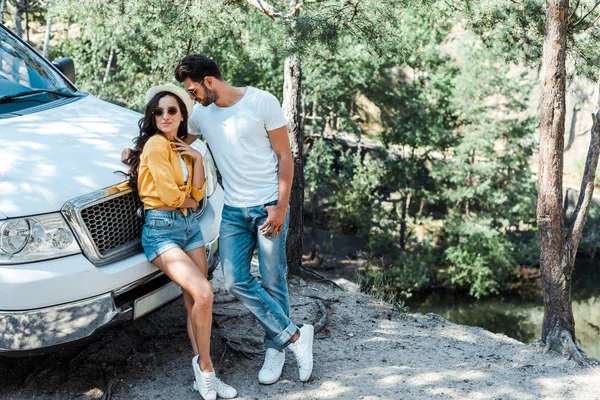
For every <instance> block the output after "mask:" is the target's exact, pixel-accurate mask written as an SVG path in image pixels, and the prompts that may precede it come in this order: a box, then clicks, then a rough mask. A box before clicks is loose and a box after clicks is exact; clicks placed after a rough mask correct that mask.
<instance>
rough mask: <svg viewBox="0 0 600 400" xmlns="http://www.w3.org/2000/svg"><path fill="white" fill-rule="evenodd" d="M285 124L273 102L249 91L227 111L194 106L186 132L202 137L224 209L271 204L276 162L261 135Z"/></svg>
mask: <svg viewBox="0 0 600 400" xmlns="http://www.w3.org/2000/svg"><path fill="white" fill-rule="evenodd" d="M286 123H287V122H286V120H285V117H284V116H283V111H282V110H281V105H280V104H279V101H278V100H277V98H276V97H275V96H273V95H272V94H271V93H269V92H266V91H264V90H260V89H257V88H254V87H248V88H247V89H246V93H245V94H244V96H243V97H242V98H241V99H240V100H238V102H237V103H235V104H234V105H232V106H230V107H218V106H217V105H215V104H214V103H213V104H211V105H209V106H208V107H204V106H202V105H200V104H196V105H195V106H194V112H193V113H192V116H191V117H190V119H189V120H188V127H189V131H190V133H191V134H193V135H199V134H202V135H203V136H204V138H205V139H206V141H207V142H208V145H209V146H210V149H211V151H212V154H213V157H214V159H215V162H216V163H217V168H219V171H220V172H221V176H222V177H223V186H224V189H225V204H227V205H229V206H233V207H253V206H258V205H262V204H265V203H268V202H270V201H273V200H277V197H278V195H279V183H278V179H277V170H278V160H277V156H276V154H275V151H274V150H273V147H271V142H270V140H269V136H268V134H267V131H272V130H274V129H277V128H281V127H282V126H284V125H286Z"/></svg>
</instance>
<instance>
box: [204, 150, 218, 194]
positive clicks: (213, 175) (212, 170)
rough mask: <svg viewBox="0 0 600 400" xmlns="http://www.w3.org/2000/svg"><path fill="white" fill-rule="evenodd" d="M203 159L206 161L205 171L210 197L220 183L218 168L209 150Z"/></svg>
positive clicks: (207, 191)
mask: <svg viewBox="0 0 600 400" xmlns="http://www.w3.org/2000/svg"><path fill="white" fill-rule="evenodd" d="M202 161H203V162H204V173H205V175H206V195H207V196H208V197H210V196H212V194H213V193H214V191H215V188H216V187H217V184H218V182H217V168H216V167H215V162H214V161H213V158H212V155H211V154H210V151H208V150H207V151H206V153H204V155H203V156H202Z"/></svg>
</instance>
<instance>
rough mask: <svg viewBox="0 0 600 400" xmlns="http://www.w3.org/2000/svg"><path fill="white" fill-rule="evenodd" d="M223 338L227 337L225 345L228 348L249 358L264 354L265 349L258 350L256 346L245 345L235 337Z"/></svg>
mask: <svg viewBox="0 0 600 400" xmlns="http://www.w3.org/2000/svg"><path fill="white" fill-rule="evenodd" d="M223 339H225V345H226V346H227V347H228V348H230V349H231V350H233V351H235V352H236V353H240V354H242V355H243V356H244V357H246V358H248V359H249V360H252V359H254V356H256V355H261V354H264V351H261V350H256V349H254V348H251V347H247V346H244V344H243V343H242V342H240V341H237V340H234V339H227V338H225V337H224V338H223Z"/></svg>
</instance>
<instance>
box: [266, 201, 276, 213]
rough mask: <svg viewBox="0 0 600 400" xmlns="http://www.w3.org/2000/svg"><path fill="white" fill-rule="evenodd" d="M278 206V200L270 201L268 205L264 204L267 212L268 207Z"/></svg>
mask: <svg viewBox="0 0 600 400" xmlns="http://www.w3.org/2000/svg"><path fill="white" fill-rule="evenodd" d="M274 205H277V200H273V201H270V202H268V203H265V204H263V210H264V211H265V212H266V211H267V207H269V206H274Z"/></svg>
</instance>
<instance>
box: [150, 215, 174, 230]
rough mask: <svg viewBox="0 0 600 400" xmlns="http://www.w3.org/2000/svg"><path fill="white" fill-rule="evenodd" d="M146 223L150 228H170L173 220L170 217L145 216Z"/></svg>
mask: <svg viewBox="0 0 600 400" xmlns="http://www.w3.org/2000/svg"><path fill="white" fill-rule="evenodd" d="M146 224H147V225H148V227H150V228H152V229H170V228H172V227H173V220H172V219H171V218H162V217H151V218H148V217H146Z"/></svg>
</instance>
